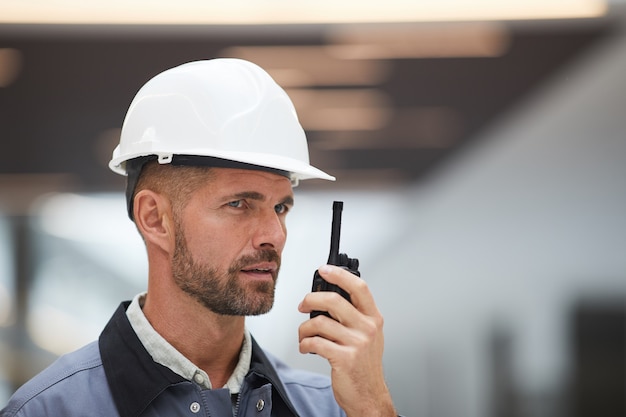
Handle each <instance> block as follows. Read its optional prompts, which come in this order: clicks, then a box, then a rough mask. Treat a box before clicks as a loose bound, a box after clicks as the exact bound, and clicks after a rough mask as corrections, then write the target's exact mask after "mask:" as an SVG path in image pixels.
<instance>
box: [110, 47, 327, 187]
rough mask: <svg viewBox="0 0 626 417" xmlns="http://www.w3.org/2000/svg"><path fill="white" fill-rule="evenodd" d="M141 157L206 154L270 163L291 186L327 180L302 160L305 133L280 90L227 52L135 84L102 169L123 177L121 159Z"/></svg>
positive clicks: (191, 161)
mask: <svg viewBox="0 0 626 417" xmlns="http://www.w3.org/2000/svg"><path fill="white" fill-rule="evenodd" d="M146 156H152V157H153V158H154V157H156V159H158V161H159V162H160V163H172V162H173V163H175V164H176V159H177V158H178V157H182V158H179V161H178V163H177V164H185V165H196V164H199V165H210V163H204V162H199V161H200V159H206V160H220V161H222V162H228V161H233V162H235V163H239V164H245V165H251V166H253V167H259V168H270V169H273V170H277V171H279V172H284V173H286V174H287V175H288V176H289V178H290V179H291V180H292V183H293V184H294V185H297V183H298V181H299V180H304V179H309V178H320V179H325V180H334V179H335V178H334V177H332V176H330V175H328V174H326V173H325V172H323V171H321V170H319V169H317V168H315V167H313V166H311V165H310V164H309V152H308V147H307V142H306V136H305V134H304V130H303V129H302V126H300V123H299V121H298V116H297V115H296V111H295V109H294V106H293V104H292V102H291V100H290V99H289V97H288V96H287V94H286V93H285V91H284V90H283V89H282V88H281V87H280V86H279V85H278V84H276V82H275V81H274V80H273V79H272V78H271V77H270V76H269V74H267V73H266V72H265V71H264V70H263V69H261V68H260V67H259V66H257V65H255V64H253V63H251V62H248V61H244V60H241V59H233V58H219V59H212V60H206V61H197V62H191V63H187V64H183V65H180V66H178V67H175V68H172V69H169V70H167V71H164V72H162V73H161V74H159V75H157V76H155V77H154V78H152V79H151V80H149V81H148V82H147V83H146V84H145V85H144V86H143V87H142V88H141V89H140V90H139V92H138V93H137V95H136V96H135V98H134V99H133V101H132V103H131V105H130V108H129V109H128V113H127V114H126V118H125V120H124V124H123V126H122V134H121V138H120V143H119V145H118V146H117V147H116V148H115V150H114V151H113V158H112V159H111V162H109V167H110V168H111V169H112V170H113V171H115V172H116V173H119V174H122V175H127V174H128V171H129V170H130V169H129V167H128V166H127V165H128V164H127V163H128V161H131V160H135V159H137V158H139V159H141V157H146ZM195 157H201V158H195ZM205 157H209V158H205ZM217 166H220V165H219V164H218V165H217ZM221 166H228V164H226V165H221Z"/></svg>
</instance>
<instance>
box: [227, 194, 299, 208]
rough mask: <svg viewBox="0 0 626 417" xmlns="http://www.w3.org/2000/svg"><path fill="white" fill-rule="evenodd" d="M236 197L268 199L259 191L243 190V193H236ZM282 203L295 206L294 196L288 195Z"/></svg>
mask: <svg viewBox="0 0 626 417" xmlns="http://www.w3.org/2000/svg"><path fill="white" fill-rule="evenodd" d="M234 197H235V198H247V199H249V200H257V201H264V200H265V199H266V197H265V196H264V195H263V194H261V193H258V192H256V191H243V192H241V193H236V194H235V195H234ZM281 203H282V204H287V205H289V206H293V205H294V199H293V197H292V196H290V195H288V196H286V197H285V198H283V199H282V201H281Z"/></svg>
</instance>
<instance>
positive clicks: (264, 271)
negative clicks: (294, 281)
mask: <svg viewBox="0 0 626 417" xmlns="http://www.w3.org/2000/svg"><path fill="white" fill-rule="evenodd" d="M276 270H277V267H276V265H275V264H270V263H267V264H260V265H250V266H246V267H245V268H242V269H241V272H243V273H245V274H247V275H252V276H257V277H259V278H261V277H271V278H272V279H274V277H275V276H276Z"/></svg>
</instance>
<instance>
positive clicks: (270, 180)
mask: <svg viewBox="0 0 626 417" xmlns="http://www.w3.org/2000/svg"><path fill="white" fill-rule="evenodd" d="M208 186H209V187H210V188H212V189H213V190H214V191H222V192H225V193H228V192H233V191H240V190H241V189H250V190H256V191H263V192H264V193H267V194H272V195H273V194H279V195H280V196H281V197H284V196H285V195H293V190H292V186H291V181H290V180H289V178H287V177H285V176H283V175H280V174H276V173H272V172H267V171H257V170H251V169H238V168H212V169H211V179H210V181H209V184H208Z"/></svg>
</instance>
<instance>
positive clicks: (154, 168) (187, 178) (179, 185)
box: [132, 161, 213, 218]
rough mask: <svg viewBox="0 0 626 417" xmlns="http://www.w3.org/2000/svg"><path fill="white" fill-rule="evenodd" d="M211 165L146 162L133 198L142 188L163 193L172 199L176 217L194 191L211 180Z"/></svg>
mask: <svg viewBox="0 0 626 417" xmlns="http://www.w3.org/2000/svg"><path fill="white" fill-rule="evenodd" d="M211 171H212V169H211V167H202V166H184V165H172V164H159V163H158V162H157V161H150V162H148V163H146V164H145V165H144V166H143V167H142V169H141V173H140V174H139V178H138V179H137V185H136V186H135V189H134V192H133V195H132V200H133V201H134V199H135V196H136V195H137V193H138V192H139V191H141V190H152V191H154V192H156V193H159V194H163V195H165V196H166V198H167V199H168V200H169V201H170V204H171V206H172V211H173V212H174V217H175V218H176V217H178V215H179V214H180V212H181V211H182V209H184V208H185V206H186V205H187V203H188V202H189V199H190V198H191V196H192V195H193V193H194V192H195V191H196V190H198V189H199V188H200V187H201V186H203V185H205V184H206V183H207V180H210V179H211V178H212V177H213V175H212V172H211Z"/></svg>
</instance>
